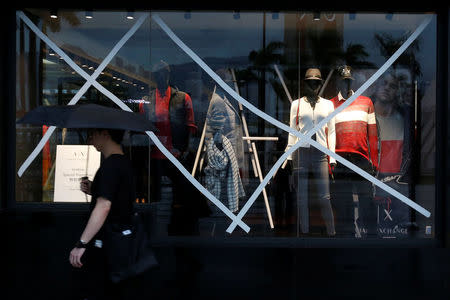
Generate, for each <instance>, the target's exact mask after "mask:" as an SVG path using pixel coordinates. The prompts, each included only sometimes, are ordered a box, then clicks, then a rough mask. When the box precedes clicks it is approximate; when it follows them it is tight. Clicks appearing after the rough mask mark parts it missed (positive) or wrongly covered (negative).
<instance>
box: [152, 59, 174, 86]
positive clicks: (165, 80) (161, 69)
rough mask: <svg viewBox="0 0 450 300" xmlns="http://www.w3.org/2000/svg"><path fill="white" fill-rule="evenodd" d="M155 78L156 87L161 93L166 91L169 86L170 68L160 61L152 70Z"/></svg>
mask: <svg viewBox="0 0 450 300" xmlns="http://www.w3.org/2000/svg"><path fill="white" fill-rule="evenodd" d="M152 73H153V78H154V80H155V82H156V86H157V87H158V89H159V90H160V91H165V90H166V89H167V87H168V86H169V78H170V67H169V65H168V64H167V63H166V62H164V61H162V60H161V61H160V62H158V63H157V64H156V65H154V66H153V68H152Z"/></svg>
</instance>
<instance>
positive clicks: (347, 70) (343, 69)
mask: <svg viewBox="0 0 450 300" xmlns="http://www.w3.org/2000/svg"><path fill="white" fill-rule="evenodd" d="M337 71H338V74H339V76H341V78H342V79H351V80H355V78H353V76H352V68H351V67H350V66H347V65H343V66H339V67H338V68H337Z"/></svg>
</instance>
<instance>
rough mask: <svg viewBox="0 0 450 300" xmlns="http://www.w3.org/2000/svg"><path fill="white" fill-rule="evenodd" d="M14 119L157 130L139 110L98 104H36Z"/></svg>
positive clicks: (70, 126) (56, 123)
mask: <svg viewBox="0 0 450 300" xmlns="http://www.w3.org/2000/svg"><path fill="white" fill-rule="evenodd" d="M17 123H19V124H32V125H47V126H56V127H60V128H108V129H122V130H131V131H153V132H157V131H158V129H156V127H155V126H154V125H153V123H152V122H151V121H149V120H148V119H147V118H145V117H144V116H143V115H141V114H138V113H134V112H130V111H125V110H122V109H117V108H112V107H107V106H103V105H98V104H77V105H52V106H39V107H37V108H35V109H33V110H32V111H30V112H28V113H27V114H26V115H25V116H24V117H23V118H22V119H20V120H19V121H17Z"/></svg>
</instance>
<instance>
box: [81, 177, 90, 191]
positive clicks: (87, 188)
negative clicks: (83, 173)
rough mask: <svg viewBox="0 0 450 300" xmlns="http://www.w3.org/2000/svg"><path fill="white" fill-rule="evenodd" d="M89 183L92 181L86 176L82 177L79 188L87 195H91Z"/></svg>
mask: <svg viewBox="0 0 450 300" xmlns="http://www.w3.org/2000/svg"><path fill="white" fill-rule="evenodd" d="M91 185H92V181H90V180H89V179H87V177H82V178H81V182H80V190H81V191H82V192H83V193H85V194H88V195H91Z"/></svg>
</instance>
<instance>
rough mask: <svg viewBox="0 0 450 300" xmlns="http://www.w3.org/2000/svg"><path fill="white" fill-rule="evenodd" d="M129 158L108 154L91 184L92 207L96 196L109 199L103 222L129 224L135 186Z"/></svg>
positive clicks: (92, 207) (91, 208)
mask: <svg viewBox="0 0 450 300" xmlns="http://www.w3.org/2000/svg"><path fill="white" fill-rule="evenodd" d="M133 175H134V174H133V168H132V165H131V162H130V160H129V159H128V158H127V157H126V156H124V155H121V154H112V155H110V156H108V158H106V159H105V160H104V161H103V162H102V163H101V165H100V168H99V169H98V170H97V173H96V174H95V177H94V180H93V182H92V186H91V192H92V201H91V205H90V211H91V212H92V210H93V209H94V207H95V205H96V203H97V198H98V197H103V198H106V199H108V200H109V201H111V210H110V211H109V214H108V217H107V218H106V221H105V223H118V224H129V223H130V220H131V216H132V214H133V202H134V199H135V186H134V177H133Z"/></svg>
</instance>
